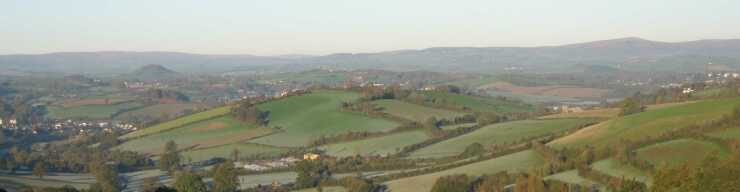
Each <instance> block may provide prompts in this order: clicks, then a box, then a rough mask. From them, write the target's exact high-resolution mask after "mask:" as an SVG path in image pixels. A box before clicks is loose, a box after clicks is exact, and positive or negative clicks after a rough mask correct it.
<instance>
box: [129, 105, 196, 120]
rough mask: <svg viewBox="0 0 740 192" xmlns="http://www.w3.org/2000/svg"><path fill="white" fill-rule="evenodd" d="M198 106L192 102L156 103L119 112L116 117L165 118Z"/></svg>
mask: <svg viewBox="0 0 740 192" xmlns="http://www.w3.org/2000/svg"><path fill="white" fill-rule="evenodd" d="M199 107H201V105H199V104H194V103H175V104H156V105H152V106H147V107H143V108H140V109H136V110H132V111H127V112H124V113H121V114H119V115H117V116H116V119H127V118H142V117H153V118H165V116H170V115H174V114H177V113H181V112H183V111H185V110H195V109H198V108H199Z"/></svg>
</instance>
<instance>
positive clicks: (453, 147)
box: [410, 118, 595, 158]
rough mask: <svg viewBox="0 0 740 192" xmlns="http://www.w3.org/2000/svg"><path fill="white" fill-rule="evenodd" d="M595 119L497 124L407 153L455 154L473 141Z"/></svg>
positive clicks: (511, 138) (514, 138) (509, 138)
mask: <svg viewBox="0 0 740 192" xmlns="http://www.w3.org/2000/svg"><path fill="white" fill-rule="evenodd" d="M593 122H595V120H594V119H585V118H583V119H552V120H524V121H513V122H506V123H497V124H492V125H488V126H486V127H483V128H480V129H478V130H476V131H473V132H471V133H468V134H465V135H461V136H458V137H455V138H451V139H448V140H445V141H442V142H439V143H436V144H433V145H430V146H427V147H425V148H422V149H420V150H417V151H415V152H413V153H411V155H410V156H411V157H416V158H432V157H444V156H453V155H458V154H460V153H462V152H463V151H465V147H467V146H468V145H470V144H473V143H476V142H477V143H480V144H483V145H484V146H490V145H493V144H504V143H512V142H518V141H520V140H521V139H525V138H532V137H539V136H544V135H547V134H550V133H557V132H562V131H566V130H570V129H573V128H577V127H581V126H585V125H587V124H590V123H593Z"/></svg>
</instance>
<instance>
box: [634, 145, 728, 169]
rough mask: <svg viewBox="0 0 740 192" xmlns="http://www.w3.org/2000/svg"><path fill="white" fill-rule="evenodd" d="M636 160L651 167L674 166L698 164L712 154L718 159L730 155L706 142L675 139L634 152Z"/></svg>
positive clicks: (726, 150) (721, 148) (720, 147)
mask: <svg viewBox="0 0 740 192" xmlns="http://www.w3.org/2000/svg"><path fill="white" fill-rule="evenodd" d="M635 152H636V154H637V158H639V159H642V160H647V161H648V162H650V163H652V164H653V165H658V166H661V165H664V164H665V165H667V166H676V165H681V164H684V163H699V162H701V161H702V160H704V158H706V157H707V156H709V155H710V154H712V153H716V154H717V155H719V156H720V157H726V156H728V155H729V154H730V151H729V149H726V148H725V147H723V146H721V145H718V144H716V143H712V142H708V141H699V140H694V139H677V140H672V141H667V142H663V143H658V144H654V145H650V146H647V147H643V148H640V149H638V150H636V151H635Z"/></svg>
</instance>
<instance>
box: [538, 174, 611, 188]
mask: <svg viewBox="0 0 740 192" xmlns="http://www.w3.org/2000/svg"><path fill="white" fill-rule="evenodd" d="M544 179H545V181H548V180H556V181H561V182H565V183H570V184H578V185H583V186H595V185H600V184H599V183H597V182H594V181H592V180H589V179H586V178H583V177H581V176H580V175H578V170H575V169H574V170H569V171H564V172H560V173H556V174H554V175H550V176H547V177H545V178H544ZM602 190H604V191H605V189H602Z"/></svg>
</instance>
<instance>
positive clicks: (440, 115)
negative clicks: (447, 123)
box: [373, 99, 465, 122]
mask: <svg viewBox="0 0 740 192" xmlns="http://www.w3.org/2000/svg"><path fill="white" fill-rule="evenodd" d="M373 104H375V105H376V106H378V107H382V108H383V112H385V113H388V114H390V115H393V116H396V117H401V118H404V119H408V120H411V121H416V122H424V121H425V120H427V119H428V118H431V117H436V118H437V119H449V120H452V119H454V118H455V117H460V116H463V115H465V114H464V113H461V112H457V111H450V110H444V109H436V108H431V107H426V106H422V105H417V104H413V103H407V102H403V101H399V100H389V99H386V100H378V101H374V102H373Z"/></svg>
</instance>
